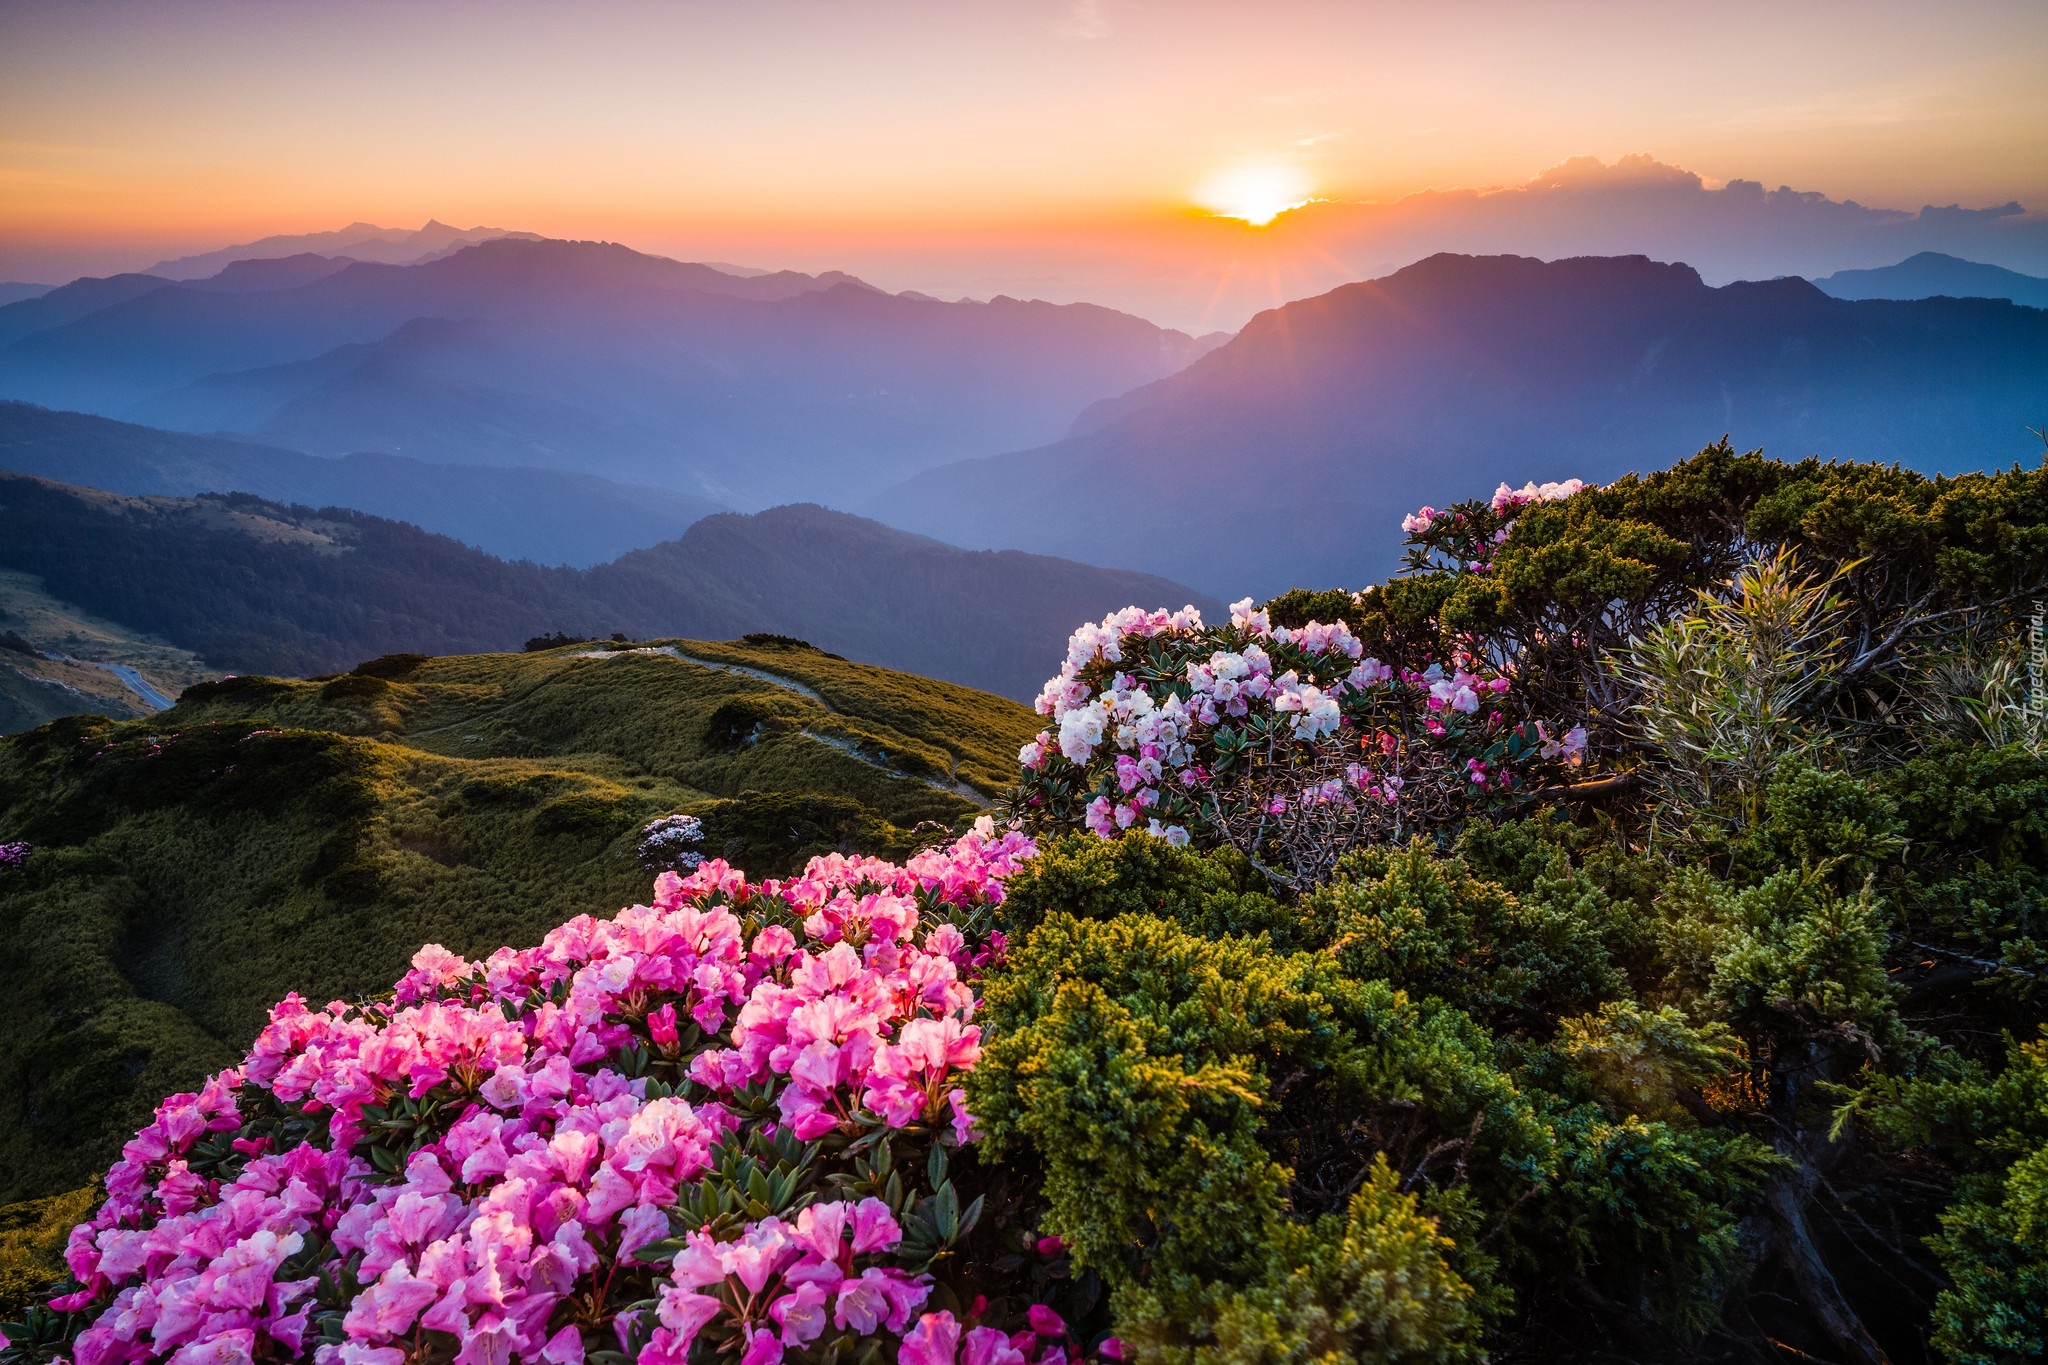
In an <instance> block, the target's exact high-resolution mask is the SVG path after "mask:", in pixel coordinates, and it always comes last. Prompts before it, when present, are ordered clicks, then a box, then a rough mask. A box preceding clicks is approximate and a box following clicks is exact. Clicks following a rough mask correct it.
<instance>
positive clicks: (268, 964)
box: [0, 642, 1036, 1202]
mask: <svg viewBox="0 0 2048 1365" xmlns="http://www.w3.org/2000/svg"><path fill="white" fill-rule="evenodd" d="M678 647H679V648H687V649H688V650H689V651H690V652H692V653H701V654H702V656H703V657H705V658H709V659H715V660H716V661H719V662H725V663H730V664H737V665H739V666H742V667H749V668H757V669H760V670H762V671H765V672H772V673H775V674H776V675H777V676H780V677H787V678H790V679H792V680H794V681H797V682H799V683H801V684H803V685H804V686H806V687H809V688H812V689H813V690H815V692H817V693H818V694H819V695H822V696H824V697H826V698H828V701H829V705H828V703H821V702H819V701H817V700H814V699H813V698H811V697H809V696H806V695H804V694H802V693H801V692H798V691H794V690H791V689H789V688H787V687H783V686H778V685H776V684H774V683H770V682H767V681H763V680H762V679H760V678H756V677H752V676H748V675H744V674H739V673H735V672H729V671H721V670H719V669H715V668H711V667H706V666H704V665H701V664H697V663H691V662H688V661H685V660H680V659H676V658H672V657H669V656H667V655H664V654H619V655H616V656H610V657H603V658H579V657H576V655H577V653H578V651H576V650H574V649H564V650H555V651H549V652H545V653H539V654H532V655H474V656H462V657H452V658H440V659H426V660H417V661H415V660H412V659H409V658H408V659H395V660H387V661H380V662H379V663H377V664H375V665H372V666H369V667H368V668H367V669H365V670H362V671H358V672H356V673H352V674H345V675H342V676H340V677H333V678H324V679H308V680H303V681H280V680H275V679H258V678H240V679H230V680H225V681H223V682H220V683H212V684H207V685H204V686H201V687H198V688H195V689H193V690H192V691H191V692H188V693H187V695H186V698H185V699H184V700H182V701H181V702H180V704H179V705H178V706H177V707H175V708H173V709H172V710H169V711H165V712H160V713H158V714H157V715H155V716H153V717H150V718H148V719H146V720H141V721H130V722H112V721H107V720H104V719H101V718H71V719H66V720H61V721H57V722H53V723H52V724H49V725H46V726H43V727H41V728H40V729H37V730H35V731H32V732H29V733H26V734H22V735H16V736H13V737H11V738H8V739H6V740H0V840H7V839H27V840H29V841H30V842H32V843H33V844H34V845H35V846H36V851H35V853H34V855H33V856H32V858H31V859H30V861H29V864H28V866H27V867H26V868H25V869H24V870H22V871H18V872H13V873H0V933H4V934H5V936H6V941H7V942H8V943H9V944H10V945H11V951H10V952H9V953H8V954H7V955H6V956H5V959H4V960H0V993H4V1004H5V1015H4V1019H5V1023H4V1024H0V1202H5V1201H15V1200H23V1199H30V1198H36V1197H41V1196H47V1195H53V1194H56V1193H59V1192H61V1191H64V1190H69V1189H74V1188H76V1187H78V1186H79V1185H81V1184H83V1183H84V1182H85V1181H87V1180H88V1179H90V1178H91V1176H92V1175H93V1173H94V1172H95V1171H98V1170H102V1169H104V1168H105V1166H106V1165H107V1164H108V1162H109V1161H111V1160H112V1159H113V1157H114V1155H115V1154H116V1153H117V1152H118V1150H119V1147H120V1144H121V1142H122V1141H123V1140H125V1138H126V1137H127V1135H129V1134H130V1133H132V1132H133V1131H134V1130H135V1128H136V1127H138V1126H139V1125H140V1124H141V1123H142V1122H144V1121H145V1120H146V1119H147V1117H148V1114H149V1111H150V1109H151V1108H152V1106H153V1105H154V1103H155V1102H156V1100H158V1099H159V1098H160V1097H162V1096H163V1095H166V1094H169V1093H172V1092H174V1091H178V1090H183V1089H190V1088H192V1087H193V1086H195V1085H196V1084H197V1083H198V1082H199V1081H200V1080H201V1079H202V1078H203V1077H204V1076H205V1075H206V1074H207V1073H209V1072H210V1071H212V1070H215V1069H218V1068H219V1067H222V1066H225V1065H228V1064H230V1063H231V1062H232V1061H234V1060H235V1059H236V1058H237V1057H238V1056H239V1055H240V1053H241V1051H242V1049H243V1048H244V1047H246V1045H247V1043H248V1041H249V1039H250V1038H251V1037H252V1036H253V1034H254V1032H255V1030H256V1028H257V1027H258V1026H259V1025H260V1023H261V1020H262V1018H263V1017H264V1013H265V1011H266V1010H267V1008H268V1006H269V1005H270V1004H271V1003H272V1002H273V1001H275V1000H277V999H278V998H279V997H281V996H282V995H283V994H284V993H285V992H287V991H291V990H296V991H299V992H300V993H301V994H303V995H306V996H307V997H308V998H310V999H313V1000H315V1001H319V1002H324V1001H326V1000H328V999H332V998H346V997H350V996H353V995H358V994H365V993H370V992H375V991H377V990H381V989H383V988H385V987H387V986H388V985H389V984H390V983H391V981H392V980H393V979H395V977H396V976H397V975H398V974H399V973H400V972H402V971H403V970H404V967H405V964H406V963H407V961H408V960H409V959H410V958H411V956H412V954H413V953H414V952H415V951H416V950H417V949H418V948H419V946H420V945H421V944H422V943H425V942H440V943H443V944H446V945H447V946H448V947H450V948H452V949H455V950H456V951H458V952H463V953H469V954H481V953H484V952H488V951H489V950H490V949H492V948H494V947H496V946H498V945H500V944H505V943H512V944H526V943H532V942H534V941H536V940H537V939H539V938H540V937H541V936H542V935H543V934H545V933H546V932H547V930H548V929H549V928H551V927H552V926H553V925H555V924H558V923H560V922H562V921H563V920H565V919H568V918H570V917H572V916H573V915H576V914H578V913H584V912H591V913H608V912H609V911H611V910H613V909H615V908H616V907H618V906H620V905H624V904H629V903H631V902H632V901H634V900H637V899H643V898H644V897H645V895H646V892H647V885H648V880H649V876H648V874H647V873H646V872H645V871H644V870H643V869H641V868H640V867H639V866H638V864H637V862H636V860H635V846H636V836H637V833H638V830H639V828H640V826H641V825H642V824H644V823H645V822H646V821H647V820H648V819H650V818H652V817H653V816H655V815H659V814H663V813H665V812H668V811H672V810H692V811H697V812H701V813H702V814H703V815H704V816H705V819H706V826H707V829H708V830H709V831H710V832H711V835H712V841H713V843H714V844H715V847H712V848H711V849H709V851H711V852H714V853H718V852H727V853H731V854H733V855H734V856H735V858H736V860H737V861H739V862H741V864H742V865H743V866H748V870H749V871H750V872H753V873H755V874H756V875H764V874H772V873H774V872H778V871H782V870H785V869H786V868H787V867H788V866H790V865H793V863H794V862H795V861H798V860H800V859H801V858H802V857H804V856H808V854H809V853H813V852H818V851H822V850H823V849H824V848H829V847H835V846H851V847H859V848H861V849H863V850H864V851H875V852H901V851H904V850H905V849H907V848H908V847H910V846H911V844H912V841H913V834H912V831H913V830H914V829H915V828H916V827H917V826H918V825H919V824H920V823H922V822H925V821H937V822H939V823H941V824H945V825H949V826H952V825H957V824H959V823H961V822H963V821H964V820H966V819H969V818H971V817H972V816H973V815H974V814H976V813H977V810H978V807H977V806H976V804H975V803H973V802H971V801H970V800H968V799H966V798H965V797H963V796H961V795H958V794H955V793H954V792H953V791H951V790H941V789H939V788H937V787H935V786H934V785H932V783H933V781H938V782H942V783H948V784H950V779H948V778H946V777H945V775H944V774H945V773H947V772H957V773H958V774H959V775H960V777H961V778H962V779H963V780H965V781H967V782H969V783H971V784H972V785H973V787H974V788H976V789H978V790H980V791H983V792H989V791H993V790H997V789H999V784H998V780H997V776H996V775H997V774H998V773H999V772H1000V771H1001V768H1000V759H1001V757H1002V756H1003V748H1004V747H1005V746H1007V747H1008V749H1009V751H1010V753H1012V754H1014V751H1015V745H1016V744H1017V743H1021V742H1022V739H1023V738H1025V737H1028V736H1029V734H1030V733H1032V732H1033V731H1034V730H1035V729H1036V722H1035V718H1034V717H1032V716H1031V715H1030V713H1029V712H1027V711H1025V710H1024V709H1023V708H1022V707H1019V706H1017V705H1015V704H1014V703H1011V702H1008V701H1004V700H1002V699H1000V698H996V697H993V696H988V695H986V694H982V693H975V692H972V691H970V690H968V689H965V688H953V687H947V686H946V685H945V684H934V683H928V682H926V681H925V680H923V679H915V678H910V677H908V676H906V675H901V674H892V673H889V672H888V671H887V670H883V669H874V668H867V667H864V666H861V665H849V664H845V663H843V662H842V661H834V660H831V659H829V658H826V657H825V656H822V655H818V656H817V657H816V658H815V659H813V658H811V657H809V656H810V655H813V654H815V651H807V650H796V649H787V648H779V647H772V646H771V647H766V648H762V647H748V646H741V647H737V648H735V647H728V646H716V645H702V644H697V643H690V642H678ZM799 670H801V671H799ZM921 689H929V690H930V691H931V692H932V694H933V697H934V700H933V703H932V705H933V716H932V717H929V718H928V717H923V716H920V715H919V714H918V713H917V712H916V711H915V709H914V707H915V698H916V696H917V695H918V694H919V692H920V690H921ZM807 731H809V732H811V733H807ZM820 735H822V736H824V737H825V738H819V737H818V736H820ZM827 739H837V740H839V741H840V743H841V744H842V745H844V746H845V747H835V745H834V744H832V743H827V742H826V740H827ZM848 748H851V749H853V750H854V752H847V751H846V750H847V749H848ZM862 753H868V754H869V757H865V758H864V757H862V756H860V755H861V754H862ZM884 754H886V755H887V757H886V758H885V757H883V755H884ZM934 774H936V775H934ZM927 779H930V780H927ZM750 864H751V865H750Z"/></svg>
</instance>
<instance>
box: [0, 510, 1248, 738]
mask: <svg viewBox="0 0 2048 1365" xmlns="http://www.w3.org/2000/svg"><path fill="white" fill-rule="evenodd" d="M0 570H13V571H16V572H19V573H26V574H33V575H35V576H36V577H37V578H39V579H40V580H41V583H42V591H43V592H44V593H46V594H47V595H48V596H50V597H52V598H55V599H58V600H60V601H63V602H66V603H71V604H74V605H75V606H77V607H78V608H80V609H82V610H83V611H86V612H89V613H92V614H93V615H95V616H98V617H101V618H104V619H106V620H108V621H111V622H115V623H118V624H119V625H121V626H124V627H127V628H129V629H131V630H134V631H138V632H143V633H147V634H149V635H153V636H155V637H158V638H160V639H162V640H164V641H165V642H167V643H169V644H172V645H176V646H178V647H180V648H183V649H189V650H191V651H193V652H194V653H196V654H198V655H199V656H200V657H201V658H202V659H204V660H205V661H207V662H208V663H211V664H213V665H214V666H216V667H218V668H221V669H223V670H229V671H234V672H240V673H248V672H261V673H270V674H281V675H303V674H310V673H322V672H329V671H334V670H339V669H346V668H349V667H351V666H353V665H354V664H356V663H358V662H360V661H362V660H363V659H366V658H370V657H372V656H376V655H381V654H387V653H393V652H398V651H416V652H420V653H427V654H447V653H464V652H478V651H485V652H488V651H502V650H508V649H512V650H516V649H518V648H519V647H520V646H521V644H522V643H523V642H524V641H525V640H527V639H528V638H530V637H534V636H538V635H542V634H546V633H549V632H552V631H566V632H567V633H569V634H570V635H577V636H598V637H602V636H607V635H610V634H612V633H613V632H623V633H625V634H627V635H629V636H631V637H633V638H637V639H646V638H658V637H665V636H686V637H690V638H695V639H727V638H734V637H737V636H740V635H743V634H747V633H751V632H767V633H772V634H778V635H784V636H791V637H796V638H801V639H805V640H808V641H810V642H811V643H812V644H815V645H817V646H819V647H820V648H823V649H826V650H829V651H832V652H834V653H837V654H842V655H845V656H847V657H849V658H852V659H855V660H858V661H861V662H866V663H877V664H882V665H885V666H887V667H892V668H903V669H908V670H913V671H916V672H919V673H923V674H926V675H928V676H931V677H937V678H943V679H946V680H947V681H950V682H958V683H964V684H966V685H968V686H972V687H979V688H983V689H985V690H988V691H992V692H998V693H1001V694H1003V695H1006V696H1010V697H1015V698H1018V699H1020V700H1021V699H1024V698H1028V697H1030V696H1032V695H1033V694H1035V693H1036V692H1037V690H1038V687H1039V685H1040V684H1041V683H1042V682H1043V681H1044V679H1045V677H1046V676H1047V675H1048V674H1049V673H1050V672H1051V671H1052V669H1053V667H1054V665H1056V664H1057V662H1058V660H1059V657H1060V655H1061V651H1062V648H1063V646H1064V642H1065V640H1066V638H1067V634H1068V632H1069V631H1070V630H1072V628H1073V626H1074V624H1075V623H1076V622H1078V621H1082V620H1086V619H1089V618H1092V617H1099V616H1101V615H1102V614H1103V613H1105V612H1107V611H1110V610H1113V609H1115V608H1117V607H1120V606H1123V605H1126V604H1127V603H1130V602H1147V603H1172V604H1174V605H1176V606H1177V605H1180V604H1182V603H1184V602H1188V601H1190V600H1192V601H1193V602H1194V604H1195V605H1197V606H1199V607H1202V608H1203V609H1205V610H1207V611H1210V612H1214V611H1217V610H1219V604H1218V603H1217V602H1216V601H1215V600H1214V599H1212V598H1208V597H1204V596H1202V595H1201V594H1198V593H1194V592H1192V591H1191V590H1189V589H1187V588H1185V587H1183V586H1181V585H1179V584H1176V583H1171V582H1167V581H1165V580H1163V579H1159V578H1155V577H1150V576H1148V575H1143V574H1134V573H1125V572H1119V571H1116V570H1110V569H1098V568H1094V567H1091V566H1089V565H1085V564H1076V563H1071V562H1068V561H1065V560H1059V559H1051V558H1047V557H1044V556H1039V555H1030V554H1022V553H1018V552H1016V551H1004V552H1000V553H990V552H975V551H968V550H961V549H957V548H955V547H953V546H951V545H946V544H942V543H940V542H938V541H934V540H928V539H925V538H924V537H921V536H913V535H907V534H905V533H903V532H901V531H895V530H891V529H890V528H888V527H885V526H882V525H879V524H878V523H875V522H872V521H866V520H863V519H862V518H859V517H854V516H849V515H847V514H845V513H843V512H832V511H828V510H826V509H825V508H822V507H816V506H791V507H780V508H775V509H773V510H771V511H767V512H763V513H760V514H758V515H755V516H739V515H736V514H731V513H726V514H720V515H717V516H712V517H707V518H705V519H703V520H701V521H698V522H697V523H695V524H694V525H692V526H691V527H690V528H689V529H688V530H687V531H686V532H684V534H683V535H682V537H681V538H680V539H678V540H675V541H671V542H668V543H666V544H663V545H659V546H656V547H654V548H652V549H647V550H641V551H638V552H635V553H633V554H630V555H626V556H624V557H622V558H620V559H618V560H616V561H614V562H612V563H610V564H606V565H601V566H599V567H597V568H593V569H589V570H581V571H579V570H573V569H547V568H541V567H538V566H536V565H533V564H515V563H507V562H506V561H504V560H502V559H497V558H495V557H493V556H490V555H486V554H483V553H481V552H479V551H476V550H472V549H470V548H468V547H467V546H464V545H460V544H458V543H457V542H455V541H453V540H450V539H448V538H446V537H443V536H435V535H430V534H428V533H426V532H423V531H421V530H419V529H417V528H415V527H412V526H408V525H405V524H403V523H399V522H393V521H387V520H384V519H382V518H379V517H373V516H368V515H366V514H363V513H360V512H351V511H345V510H341V509H336V508H328V509H325V510H323V511H317V512H316V511H314V510H313V509H311V508H306V507H286V506H282V505H279V504H277V503H272V502H267V501H265V500H263V499H260V498H256V497H253V496H250V495H246V494H236V495H219V494H209V495H206V496H202V497H198V498H162V497H152V498H136V497H127V496H123V495H119V494H114V493H108V492H104V491H101V490H97V489H92V488H84V487H78V486H74V485H68V484H61V483H56V482H53V481H50V480H45V479H37V478H32V477H29V476H26V475H20V474H0Z"/></svg>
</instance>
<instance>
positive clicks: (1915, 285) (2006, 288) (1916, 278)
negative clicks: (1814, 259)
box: [1814, 251, 2048, 308]
mask: <svg viewBox="0 0 2048 1365" xmlns="http://www.w3.org/2000/svg"><path fill="white" fill-rule="evenodd" d="M1814 284H1815V285H1816V286H1817V287H1818V288H1820V289H1821V290H1822V291H1824V292H1825V293H1827V294H1829V295H1830V296H1832V297H1834V298H1838V299H1925V298H1935V297H1940V296H1945V297H1948V298H1957V299H1967V298H1977V299H2008V300H2010V301H2011V302H2013V303H2017V304H2023V305H2025V306H2026V307H2029V308H2048V279H2043V278H2042V277H2040V276H2039V275H2023V274H2021V273H2020V272H2019V271H2017V270H2007V269H2006V268H2005V267H2004V266H1999V265H1985V264H1984V263H1982V262H1981V261H1966V260H1964V259H1963V258H1962V257H1960V256H1950V255H1947V254H1945V253H1943V252H1939V251H1922V252H1918V253H1916V254H1914V255H1911V256H1908V257H1907V258H1906V259H1905V260H1903V261H1900V262H1899V263H1898V264H1897V265H1887V266H1879V267H1877V268H1876V269H1872V270H1837V271H1836V272H1835V273H1834V274H1832V275H1824V276H1822V277H1821V278H1819V279H1817V280H1815V281H1814Z"/></svg>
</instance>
